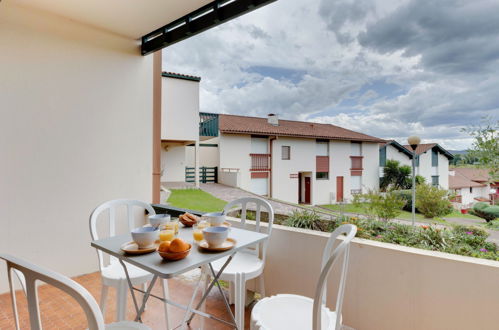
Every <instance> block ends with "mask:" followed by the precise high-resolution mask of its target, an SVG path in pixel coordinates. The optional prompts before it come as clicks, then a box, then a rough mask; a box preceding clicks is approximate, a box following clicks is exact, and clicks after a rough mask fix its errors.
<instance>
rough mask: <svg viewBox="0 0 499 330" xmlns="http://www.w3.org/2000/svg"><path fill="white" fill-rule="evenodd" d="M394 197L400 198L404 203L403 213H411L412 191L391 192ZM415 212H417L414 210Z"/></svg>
mask: <svg viewBox="0 0 499 330" xmlns="http://www.w3.org/2000/svg"><path fill="white" fill-rule="evenodd" d="M392 193H394V194H395V195H397V196H398V197H400V198H402V199H403V200H404V201H405V205H404V207H403V210H404V211H407V212H411V211H412V191H411V190H408V189H405V190H394V191H392ZM416 211H417V210H416Z"/></svg>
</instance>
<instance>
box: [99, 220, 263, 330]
mask: <svg viewBox="0 0 499 330" xmlns="http://www.w3.org/2000/svg"><path fill="white" fill-rule="evenodd" d="M178 237H180V238H182V239H183V240H185V241H186V242H189V243H192V242H193V238H192V228H180V229H179V235H178ZM229 237H231V238H234V239H235V240H236V241H237V243H236V245H235V246H234V247H233V248H232V249H230V250H228V251H224V252H216V253H215V252H205V251H202V250H201V249H199V248H198V247H197V246H195V245H194V244H193V246H192V248H191V252H190V253H189V255H188V256H187V257H186V258H185V259H182V260H178V261H166V260H163V259H162V258H161V256H160V255H159V254H158V253H156V252H153V253H149V254H144V255H138V256H132V255H127V254H125V253H124V252H123V251H121V246H122V245H123V244H124V243H127V242H130V241H131V240H132V237H131V235H130V234H126V235H119V236H113V237H108V238H104V239H100V240H95V241H92V243H91V245H92V247H94V248H96V249H99V250H101V251H103V252H105V253H108V254H110V255H112V256H114V257H116V258H118V259H119V262H120V263H121V265H122V266H123V268H124V270H125V274H126V276H127V280H128V286H129V288H130V292H131V295H132V299H133V303H134V305H135V310H136V313H137V315H136V318H135V321H139V322H142V319H141V315H142V313H143V312H144V309H145V306H146V302H147V300H148V299H149V297H151V296H152V297H154V298H157V299H160V300H162V301H164V302H166V303H168V304H171V305H174V306H176V307H178V308H181V309H184V310H185V311H186V314H185V317H184V319H183V321H182V323H181V324H180V325H179V326H177V327H176V328H178V327H180V326H182V325H185V324H189V323H190V321H191V320H192V318H193V316H194V314H198V315H201V316H203V317H207V318H210V319H214V320H217V321H219V322H222V323H225V324H228V325H231V326H233V327H234V328H236V329H237V325H236V322H235V319H234V314H233V313H232V311H231V309H230V306H229V303H228V301H227V298H226V297H225V294H224V293H223V291H222V288H221V287H220V285H219V283H218V278H219V276H220V275H221V274H222V272H223V270H224V269H225V268H226V267H227V265H228V264H229V263H230V261H231V260H232V258H233V256H234V255H235V254H236V253H237V251H240V250H241V249H245V248H248V247H251V246H254V245H256V244H257V243H260V242H262V241H264V240H266V239H267V238H268V235H266V234H262V233H257V232H254V231H250V230H244V229H239V228H233V227H232V228H231V230H230V233H229ZM227 256H228V257H229V258H227V261H226V262H225V264H224V265H223V267H222V268H221V269H220V271H219V272H218V273H217V274H215V272H214V270H213V267H212V266H211V263H212V262H213V261H215V260H218V259H220V258H223V257H227ZM125 262H126V263H129V264H132V265H134V266H137V267H139V268H142V269H145V270H147V271H148V272H150V273H152V274H153V275H154V277H153V279H152V280H151V282H150V284H149V286H148V288H147V290H146V291H143V290H140V289H138V288H134V287H133V285H132V283H131V281H130V278H129V277H128V270H127V267H126V263H125ZM202 265H208V266H209V269H210V271H211V276H212V277H213V280H212V281H211V283H210V284H209V285H208V288H207V290H206V291H205V292H204V294H203V296H202V298H201V300H200V301H199V302H198V304H197V306H196V307H195V308H193V306H192V305H193V303H194V299H195V296H196V294H197V290H198V289H199V286H200V285H199V284H200V282H198V285H197V286H196V289H195V290H194V293H193V295H192V298H191V300H190V303H189V305H188V306H185V305H182V304H179V303H176V302H174V301H172V300H171V299H164V298H162V297H159V296H156V295H154V294H152V293H151V290H152V288H153V286H154V283H155V282H156V280H157V279H158V277H161V278H172V277H174V276H176V275H179V274H182V273H185V272H187V271H189V270H192V269H195V268H198V267H200V266H202ZM200 281H201V279H200ZM215 285H216V286H217V287H218V290H219V291H220V293H221V294H222V297H223V299H224V303H225V307H226V309H227V312H228V313H229V315H230V316H231V318H232V323H231V322H227V321H225V320H222V319H220V318H218V317H215V316H213V315H211V314H208V313H206V312H204V311H200V310H198V309H199V308H200V307H201V305H202V304H203V302H204V301H205V300H206V297H208V294H209V292H210V291H211V289H212V288H213V287H214V286H215ZM135 291H139V292H142V293H143V294H144V298H143V301H142V305H141V306H139V304H138V303H137V298H136V297H135Z"/></svg>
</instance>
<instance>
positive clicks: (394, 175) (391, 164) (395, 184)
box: [380, 159, 424, 191]
mask: <svg viewBox="0 0 499 330" xmlns="http://www.w3.org/2000/svg"><path fill="white" fill-rule="evenodd" d="M411 174H412V170H411V167H410V166H408V165H400V162H399V161H398V160H393V159H388V160H387V161H386V165H385V167H384V168H383V177H382V178H381V182H380V189H381V191H387V190H400V189H411V188H412V177H411ZM423 182H424V178H423V177H422V176H419V175H418V176H416V183H418V184H419V183H423Z"/></svg>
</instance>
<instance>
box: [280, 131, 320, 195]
mask: <svg viewBox="0 0 499 330" xmlns="http://www.w3.org/2000/svg"><path fill="white" fill-rule="evenodd" d="M282 146H290V159H289V160H283V159H282V155H281V152H282ZM272 151H273V157H272V196H273V197H274V198H277V199H280V200H283V201H288V202H291V203H298V179H297V178H293V179H291V178H290V174H298V172H313V175H311V191H310V201H311V203H312V204H313V203H314V201H315V198H316V195H317V191H316V189H315V187H316V185H315V155H316V150H315V140H314V139H299V138H287V137H279V138H277V139H276V140H274V142H273V148H272ZM302 191H304V189H303V190H302Z"/></svg>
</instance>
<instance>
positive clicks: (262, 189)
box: [250, 178, 269, 195]
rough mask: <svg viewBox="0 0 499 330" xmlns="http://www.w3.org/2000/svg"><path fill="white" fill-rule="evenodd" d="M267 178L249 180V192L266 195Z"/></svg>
mask: <svg viewBox="0 0 499 330" xmlns="http://www.w3.org/2000/svg"><path fill="white" fill-rule="evenodd" d="M268 180H269V179H268V178H258V179H255V178H254V179H251V189H250V191H251V192H252V193H254V194H257V195H267V194H268V192H267V187H268Z"/></svg>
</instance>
